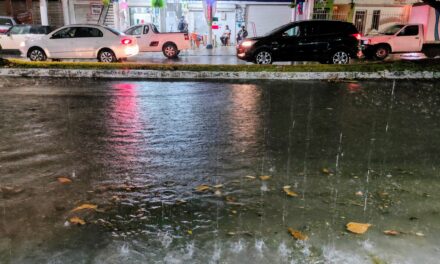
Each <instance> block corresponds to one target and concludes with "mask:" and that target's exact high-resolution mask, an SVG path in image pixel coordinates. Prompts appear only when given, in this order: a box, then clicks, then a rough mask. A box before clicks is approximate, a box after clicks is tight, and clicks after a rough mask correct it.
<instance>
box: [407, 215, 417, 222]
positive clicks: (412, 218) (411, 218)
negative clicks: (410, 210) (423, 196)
mask: <svg viewBox="0 0 440 264" xmlns="http://www.w3.org/2000/svg"><path fill="white" fill-rule="evenodd" d="M408 219H409V221H416V220H419V218H418V217H415V216H410V217H409V218H408Z"/></svg>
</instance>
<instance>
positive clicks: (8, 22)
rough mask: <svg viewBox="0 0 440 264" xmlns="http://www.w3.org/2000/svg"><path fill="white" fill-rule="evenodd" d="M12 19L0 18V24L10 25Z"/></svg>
mask: <svg viewBox="0 0 440 264" xmlns="http://www.w3.org/2000/svg"><path fill="white" fill-rule="evenodd" d="M12 24H13V23H12V20H11V19H9V18H0V25H10V26H12Z"/></svg>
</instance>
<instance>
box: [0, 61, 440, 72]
mask: <svg viewBox="0 0 440 264" xmlns="http://www.w3.org/2000/svg"><path fill="white" fill-rule="evenodd" d="M439 62H440V61H439V60H417V61H395V62H363V63H355V64H348V65H326V64H307V65H206V64H137V63H99V62H30V61H24V60H18V59H10V60H6V62H4V63H3V64H2V63H1V62H0V67H11V68H44V69H90V70H96V69H106V70H157V71H220V72H377V71H384V70H388V71H397V72H399V71H405V70H407V71H440V63H439Z"/></svg>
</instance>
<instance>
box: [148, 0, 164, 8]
mask: <svg viewBox="0 0 440 264" xmlns="http://www.w3.org/2000/svg"><path fill="white" fill-rule="evenodd" d="M151 7H157V8H163V7H165V1H164V0H151Z"/></svg>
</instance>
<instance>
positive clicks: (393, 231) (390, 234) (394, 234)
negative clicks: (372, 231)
mask: <svg viewBox="0 0 440 264" xmlns="http://www.w3.org/2000/svg"><path fill="white" fill-rule="evenodd" d="M383 233H384V234H385V235H389V236H398V235H400V232H399V231H396V230H385V231H383Z"/></svg>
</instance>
